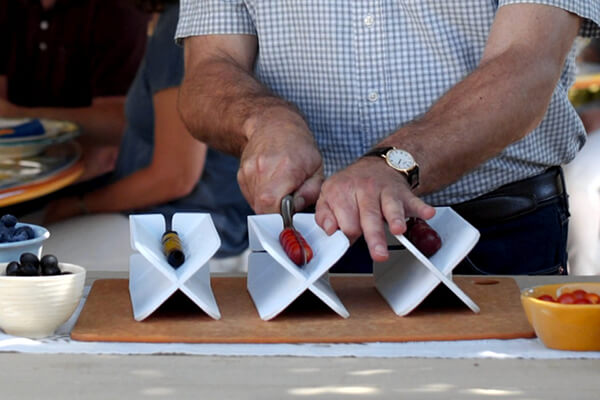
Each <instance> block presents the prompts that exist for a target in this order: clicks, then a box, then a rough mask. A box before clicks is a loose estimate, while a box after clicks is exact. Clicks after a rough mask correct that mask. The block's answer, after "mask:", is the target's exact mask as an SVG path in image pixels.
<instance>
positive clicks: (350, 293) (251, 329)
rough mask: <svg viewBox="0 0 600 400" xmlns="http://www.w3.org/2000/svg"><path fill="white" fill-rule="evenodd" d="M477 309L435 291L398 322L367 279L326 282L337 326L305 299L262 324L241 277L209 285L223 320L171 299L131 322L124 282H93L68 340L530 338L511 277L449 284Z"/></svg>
mask: <svg viewBox="0 0 600 400" xmlns="http://www.w3.org/2000/svg"><path fill="white" fill-rule="evenodd" d="M454 281H455V282H456V284H457V285H458V286H459V287H460V288H461V289H462V290H464V291H465V293H467V295H468V296H470V297H471V298H472V299H473V300H474V301H475V302H476V303H477V304H478V305H479V306H480V307H481V312H480V313H479V314H475V313H473V312H472V311H471V310H469V309H468V308H467V307H466V306H465V305H464V304H463V303H462V302H460V300H458V299H457V298H456V297H455V296H454V294H452V293H451V292H450V291H449V290H448V289H446V288H445V287H443V286H442V285H441V286H440V287H438V288H437V289H436V290H435V291H434V292H433V293H432V294H431V295H429V296H428V297H427V299H426V300H425V301H424V302H423V303H422V304H421V305H420V306H419V307H418V308H417V309H416V310H415V311H413V312H412V313H411V314H409V315H408V316H405V317H399V316H397V315H396V314H394V312H393V311H392V309H391V308H390V307H389V306H388V304H387V303H386V302H385V300H384V299H383V297H381V295H380V294H379V292H377V290H376V289H375V287H374V285H373V278H372V276H331V284H332V286H333V288H334V290H335V291H336V293H337V294H338V296H339V297H340V299H341V301H342V302H343V303H344V305H345V306H346V308H347V309H348V311H349V312H350V318H348V319H344V318H342V317H340V316H339V315H338V314H336V313H335V312H334V311H332V310H331V309H330V308H329V307H328V306H327V305H325V304H324V303H323V302H322V301H321V300H320V299H318V298H317V297H316V296H314V295H313V294H312V293H310V292H308V291H307V292H306V293H305V294H303V295H302V296H301V297H300V298H298V299H297V300H296V301H295V302H294V303H293V304H291V305H290V306H289V307H288V308H287V309H286V310H285V311H284V312H283V313H281V314H280V315H278V316H277V317H275V318H274V319H273V320H270V321H263V320H261V319H260V318H259V316H258V313H257V311H256V309H255V307H254V304H253V303H252V299H251V297H250V295H249V294H248V291H247V290H246V278H245V277H239V278H218V277H213V278H212V280H211V284H212V288H213V291H214V294H215V298H216V300H217V303H218V305H219V309H220V311H221V315H222V318H221V319H220V320H214V319H212V318H210V317H209V316H207V315H206V314H205V313H204V312H203V311H202V310H201V309H200V308H199V307H198V306H196V305H195V304H194V303H193V302H192V301H191V300H189V299H188V298H187V297H186V296H185V295H183V294H182V293H180V292H177V293H176V294H175V295H173V296H172V297H171V298H170V299H169V300H167V301H166V302H165V303H164V304H163V305H162V306H161V307H160V308H159V309H158V310H157V311H156V312H155V313H154V314H152V315H151V316H150V317H148V318H147V319H145V320H144V321H141V322H137V321H135V320H134V319H133V312H132V307H131V302H130V300H129V289H128V281H127V280H125V279H108V280H97V281H96V282H94V284H93V286H92V288H91V291H90V293H89V296H88V298H87V301H86V303H85V305H84V307H83V310H82V312H81V314H80V316H79V319H78V321H77V323H76V325H75V327H74V329H73V330H72V332H71V338H72V339H74V340H81V341H106V342H112V341H118V342H185V343H303V342H304V343H363V342H405V341H430V340H469V339H514V338H531V337H535V333H534V331H533V329H532V328H531V326H530V325H529V323H528V321H527V319H526V316H525V314H524V312H523V309H522V306H521V303H520V291H519V288H518V286H517V284H516V282H515V281H514V280H513V279H512V278H494V279H487V278H472V277H455V278H454Z"/></svg>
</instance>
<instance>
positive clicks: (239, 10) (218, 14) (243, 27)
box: [175, 0, 256, 42]
mask: <svg viewBox="0 0 600 400" xmlns="http://www.w3.org/2000/svg"><path fill="white" fill-rule="evenodd" d="M218 34H225V35H226V34H229V35H232V34H240V35H256V28H255V26H254V22H253V21H252V17H251V14H250V11H249V10H248V7H247V6H246V4H245V3H244V1H243V0H181V1H180V12H179V23H178V24H177V32H176V34H175V38H176V39H177V41H178V42H181V40H182V39H184V38H186V37H190V36H199V35H218Z"/></svg>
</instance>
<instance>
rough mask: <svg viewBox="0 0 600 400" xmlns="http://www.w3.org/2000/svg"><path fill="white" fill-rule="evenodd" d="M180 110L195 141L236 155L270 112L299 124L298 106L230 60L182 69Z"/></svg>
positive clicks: (210, 61)
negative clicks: (278, 95) (275, 93)
mask: <svg viewBox="0 0 600 400" xmlns="http://www.w3.org/2000/svg"><path fill="white" fill-rule="evenodd" d="M179 110H180V113H181V116H182V119H183V121H184V122H185V124H186V126H187V128H188V130H189V131H190V132H191V133H192V134H193V135H194V137H195V138H197V139H198V140H200V141H202V142H205V143H207V144H208V145H209V146H211V147H213V148H216V149H219V150H221V151H224V152H226V153H229V154H233V155H236V156H240V155H241V153H242V150H243V149H244V147H245V145H246V143H247V142H248V138H249V137H250V136H251V135H252V133H253V132H254V131H255V130H256V129H258V125H259V124H260V123H262V122H263V121H264V120H266V119H270V117H271V116H275V115H277V120H278V121H280V122H281V121H288V123H293V124H304V121H303V119H302V117H301V115H300V112H299V110H298V109H297V108H296V107H295V106H294V105H293V104H291V103H289V102H287V101H285V100H284V99H282V98H280V97H277V96H276V95H274V94H273V93H271V92H270V91H269V90H268V89H267V88H265V87H264V86H263V85H262V84H261V83H260V82H258V81H257V80H256V79H255V78H254V77H253V76H252V74H251V73H249V72H248V71H247V70H245V69H243V68H242V67H241V66H239V65H238V64H237V63H235V62H234V61H232V60H230V59H226V58H223V59H215V60H209V61H206V62H202V63H198V64H196V65H195V66H194V67H193V68H188V69H187V70H186V77H185V79H184V81H183V84H182V86H181V91H180V96H179Z"/></svg>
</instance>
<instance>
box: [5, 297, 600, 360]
mask: <svg viewBox="0 0 600 400" xmlns="http://www.w3.org/2000/svg"><path fill="white" fill-rule="evenodd" d="M89 290H90V287H89V286H88V287H86V289H85V292H84V297H83V299H82V301H81V303H80V305H79V308H78V309H77V310H76V311H75V313H74V314H73V316H72V317H71V318H70V319H69V321H67V322H66V323H65V324H64V325H63V326H61V327H60V328H59V329H58V330H57V332H56V334H55V335H54V336H51V337H48V338H44V339H40V340H33V339H27V338H22V337H15V336H10V335H6V334H3V333H0V352H20V353H36V354H189V355H211V356H213V355H216V356H298V357H386V358H402V357H419V358H495V359H507V358H525V359H566V358H569V359H575V358H578V359H600V352H576V351H558V350H552V349H548V348H546V347H545V346H544V345H543V344H542V343H541V342H540V341H539V340H538V339H512V340H495V339H494V340H459V341H439V342H432V341H428V342H402V343H387V342H386V343H383V342H382V343H348V344H327V343H303V344H229V343H227V344H221V343H214V344H213V343H208V344H207V343H121V342H81V341H76V340H71V338H70V337H69V332H70V331H71V329H72V328H73V326H74V325H75V322H76V321H77V318H78V316H79V313H80V311H81V308H82V307H83V304H84V302H85V299H86V297H87V294H88V293H89Z"/></svg>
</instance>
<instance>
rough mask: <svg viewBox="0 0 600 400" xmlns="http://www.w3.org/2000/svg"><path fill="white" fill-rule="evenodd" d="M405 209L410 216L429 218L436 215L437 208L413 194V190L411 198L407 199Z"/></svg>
mask: <svg viewBox="0 0 600 400" xmlns="http://www.w3.org/2000/svg"><path fill="white" fill-rule="evenodd" d="M404 209H405V213H406V216H408V217H418V218H421V219H425V220H427V219H430V218H432V217H433V216H434V215H435V208H434V207H432V206H430V205H429V204H427V203H425V202H424V201H423V200H422V199H420V198H419V197H417V196H415V195H414V194H412V192H410V195H409V198H408V199H407V200H406V201H405V206H404Z"/></svg>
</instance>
